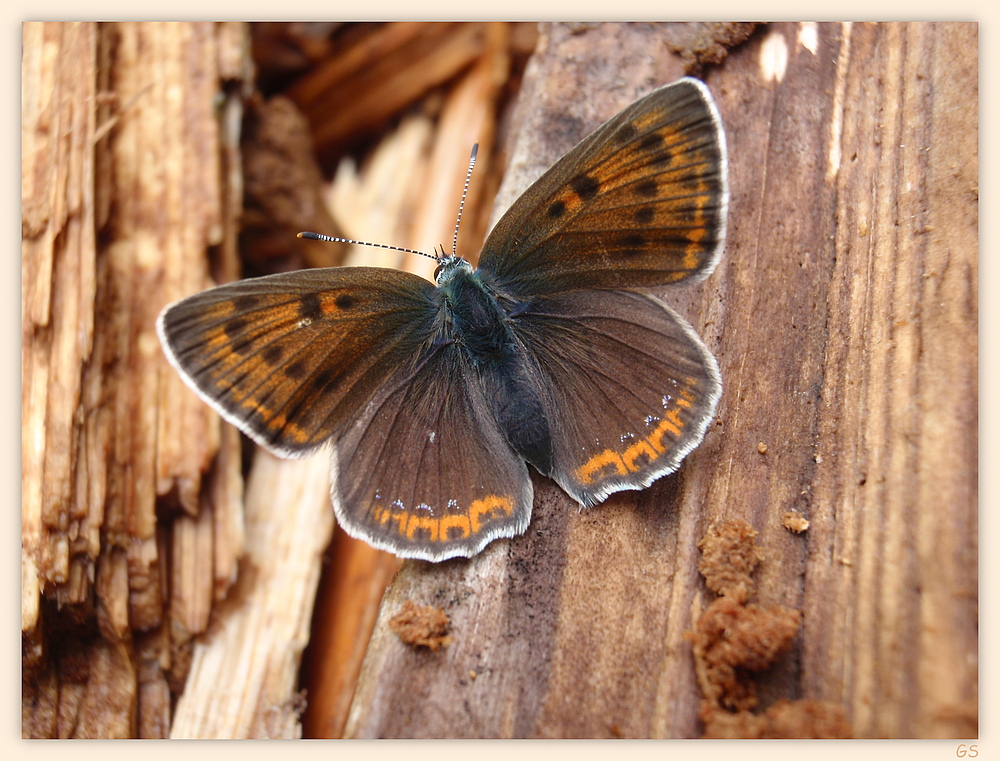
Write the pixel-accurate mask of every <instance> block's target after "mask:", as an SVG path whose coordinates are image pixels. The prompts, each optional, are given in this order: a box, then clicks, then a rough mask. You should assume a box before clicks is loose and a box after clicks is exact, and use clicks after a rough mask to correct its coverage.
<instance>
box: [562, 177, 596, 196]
mask: <svg viewBox="0 0 1000 761" xmlns="http://www.w3.org/2000/svg"><path fill="white" fill-rule="evenodd" d="M569 186H570V187H571V188H572V189H573V192H574V193H576V194H577V195H578V196H580V200H582V201H589V200H591V199H592V198H593V197H594V196H596V195H597V192H598V191H599V190H600V189H601V183H600V182H598V180H597V179H596V178H595V177H591V176H590V175H589V174H580V175H577V176H576V177H574V178H573V179H572V180H570V181H569Z"/></svg>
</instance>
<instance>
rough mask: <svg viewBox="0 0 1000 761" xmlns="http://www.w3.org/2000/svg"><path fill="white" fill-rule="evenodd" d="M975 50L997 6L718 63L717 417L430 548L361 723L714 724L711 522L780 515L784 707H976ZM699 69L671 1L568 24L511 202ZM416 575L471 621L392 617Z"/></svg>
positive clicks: (377, 727) (708, 295)
mask: <svg viewBox="0 0 1000 761" xmlns="http://www.w3.org/2000/svg"><path fill="white" fill-rule="evenodd" d="M977 48H978V42H977V28H976V26H975V25H974V24H855V25H850V24H845V25H837V24H820V25H813V24H800V25H796V24H779V25H773V26H770V27H767V28H766V29H765V30H764V31H762V32H760V33H758V34H757V35H756V36H755V37H754V38H753V39H751V40H750V41H749V42H748V43H747V44H746V45H744V46H743V47H741V48H739V49H737V50H736V51H733V52H732V53H731V56H730V58H729V59H728V60H727V61H726V62H725V64H724V65H722V66H720V67H719V68H716V69H713V70H711V71H709V72H708V73H707V82H708V84H709V86H710V88H711V89H712V91H713V93H714V94H715V96H716V98H717V100H718V103H719V107H720V110H721V112H722V118H723V121H724V123H725V124H726V127H727V134H728V138H729V146H730V163H731V189H732V205H731V216H730V235H729V243H728V246H727V252H726V254H725V256H724V257H723V260H722V263H721V265H720V267H719V269H718V270H717V272H716V273H715V274H714V275H713V276H712V277H711V278H709V279H708V280H707V281H706V282H705V283H704V284H701V285H699V286H696V287H694V288H690V289H674V290H673V291H671V292H667V293H665V297H666V298H667V299H668V300H669V301H670V302H671V303H672V304H674V305H676V306H678V307H679V308H680V311H682V313H684V314H685V315H686V316H688V317H689V318H690V319H691V321H692V322H693V324H694V325H695V327H696V329H697V330H698V331H699V333H700V334H701V335H702V336H703V337H704V338H705V339H706V342H707V343H708V345H709V346H710V347H711V348H713V350H714V352H715V353H716V356H717V357H719V359H720V364H721V366H722V375H723V379H724V391H723V398H722V401H721V406H720V410H719V419H718V425H716V426H715V427H714V429H713V430H712V431H710V432H709V434H708V435H707V437H706V440H705V442H704V443H703V445H702V446H701V447H700V448H699V449H698V450H696V451H695V452H694V453H692V454H691V455H690V456H689V457H688V459H687V461H686V462H685V465H684V466H683V467H682V469H681V470H680V472H679V473H677V474H676V475H674V476H671V477H668V478H666V479H663V480H662V481H660V482H658V483H657V484H655V485H654V486H653V487H651V488H649V489H647V490H645V491H643V492H638V493H625V494H620V495H615V496H614V497H612V498H611V499H609V500H608V501H607V502H606V503H604V504H603V505H601V506H599V507H597V508H594V509H592V510H589V511H585V512H580V511H579V510H578V509H577V507H576V506H575V505H574V504H572V502H571V501H570V500H569V499H568V498H567V497H566V495H565V494H563V493H562V492H561V491H559V490H558V489H557V488H556V487H555V486H554V485H553V484H552V483H551V482H549V481H547V480H545V479H540V478H536V479H535V481H534V485H535V490H536V500H535V506H534V510H535V514H534V518H533V521H532V525H531V527H530V528H529V530H528V532H527V534H526V535H524V536H523V537H519V538H517V539H514V540H511V541H510V542H499V543H495V544H494V545H491V546H490V547H488V548H487V549H486V550H485V551H484V552H483V553H482V554H480V555H479V556H477V557H476V558H474V559H472V560H471V561H461V560H456V561H450V562H446V563H442V564H438V565H431V564H427V563H422V562H407V563H406V564H405V565H404V567H403V569H402V570H401V572H400V574H399V575H398V576H397V577H396V579H395V581H394V582H393V585H392V586H391V588H390V589H389V590H388V592H387V594H386V597H385V600H384V603H383V606H382V609H381V611H380V614H379V620H378V622H377V625H376V628H375V632H374V635H373V638H372V641H371V644H370V646H369V650H368V655H367V657H366V659H365V663H364V665H363V668H362V673H361V678H360V681H359V686H358V691H357V694H356V696H355V700H354V703H353V705H352V708H351V714H350V718H349V721H348V725H347V730H346V732H347V734H348V735H349V736H355V737H427V736H434V737H553V736H556V737H602V736H628V737H690V736H696V735H698V733H699V731H700V729H699V724H698V720H697V709H698V704H699V700H700V695H699V694H698V688H697V683H696V680H695V677H694V667H693V662H692V657H691V651H690V645H689V644H687V643H686V642H685V641H684V639H683V635H684V632H685V631H687V630H690V629H691V628H692V625H693V621H694V619H695V618H696V617H697V615H698V612H699V611H700V609H702V608H703V607H704V605H705V604H706V603H705V602H704V601H703V598H704V597H705V592H704V589H703V587H702V585H701V582H700V580H699V578H698V575H697V562H698V552H697V542H698V540H699V539H700V538H701V536H702V535H704V533H705V531H706V529H707V528H708V527H709V526H710V525H712V524H713V523H715V522H718V521H720V520H723V519H732V518H739V519H742V520H743V521H745V522H746V523H748V524H750V525H751V526H753V528H754V529H755V530H756V531H757V532H759V537H758V544H759V545H760V547H761V549H762V552H763V558H764V559H763V562H762V563H761V566H760V569H759V570H758V572H757V588H758V598H759V600H760V601H761V602H762V603H764V604H769V605H770V604H780V605H782V606H785V607H787V608H791V609H795V610H800V611H801V612H802V616H803V629H802V633H801V637H800V638H799V639H798V640H797V641H796V642H795V644H794V645H793V647H792V649H791V650H790V651H789V652H788V653H787V654H786V655H785V656H783V657H782V658H781V659H779V661H778V662H777V664H776V666H775V667H774V668H773V669H772V670H771V671H770V672H769V673H768V674H767V675H766V676H762V677H761V678H760V679H759V680H758V682H757V687H758V690H757V693H758V695H759V697H760V705H761V707H762V708H763V707H766V706H768V705H772V704H774V705H777V703H778V701H779V699H781V698H808V699H812V700H823V701H827V702H829V703H834V704H839V705H841V706H842V707H843V708H844V712H845V715H846V716H847V719H848V721H849V723H850V725H851V731H852V732H853V734H854V736H857V737H968V736H975V735H976V734H977V732H978V714H977V698H978V678H977V662H976V653H977V649H978V633H977V597H978V586H977V573H976V570H977V559H976V553H977V485H976V484H977V465H976V463H977V448H978V440H977V402H978V385H977V367H978V364H977V324H978V315H977V310H978V304H977V277H978V275H977V271H978V265H977V224H978V217H977V200H978V177H977V132H976V130H977V105H976V104H977V96H978V92H977V67H978V59H977V56H978V49H977ZM680 70H681V63H680V59H677V58H672V57H671V56H669V55H666V53H665V50H664V43H663V35H662V31H661V30H660V29H658V28H657V26H656V25H627V26H623V25H585V26H583V27H575V28H568V27H566V26H558V25H557V26H551V27H547V28H546V32H545V34H544V36H543V39H542V41H541V42H540V44H539V50H538V54H537V55H536V57H535V59H534V61H533V64H532V66H531V67H529V72H530V75H529V77H528V78H527V80H526V83H525V87H524V90H523V92H522V96H521V110H520V118H518V119H516V120H515V121H516V123H518V124H520V130H519V132H518V134H519V139H518V142H517V144H516V145H515V147H514V149H513V151H512V153H511V161H510V167H509V169H508V173H507V179H506V180H505V183H504V186H503V188H502V191H501V198H499V199H498V202H497V210H498V212H499V211H500V210H502V209H503V208H504V207H505V206H506V204H508V203H509V202H510V201H511V200H512V199H513V198H514V197H515V196H516V194H517V193H518V192H520V191H521V190H523V188H524V187H525V186H526V185H527V183H528V182H529V181H530V179H531V178H533V177H534V176H537V174H538V173H539V172H540V171H541V170H542V169H544V168H545V167H547V166H548V165H549V164H550V163H551V162H552V161H554V160H555V159H556V158H558V157H559V156H560V155H561V154H562V153H563V152H564V151H565V150H566V149H568V148H569V147H570V146H571V145H572V144H573V143H574V142H575V141H576V140H577V139H579V138H580V137H582V136H583V135H584V134H586V133H587V132H588V131H589V130H590V129H592V128H593V127H594V126H596V125H597V124H598V123H599V122H600V121H601V120H603V119H605V118H607V117H609V116H611V115H613V114H614V113H615V112H616V111H617V110H619V109H620V108H621V107H623V106H624V105H626V104H627V103H628V102H630V101H631V100H632V99H633V98H634V97H636V96H637V95H639V94H641V93H642V92H645V91H647V90H649V89H650V88H652V87H653V86H655V85H656V84H660V83H663V82H667V81H670V80H672V79H674V78H676V76H678V75H679V74H680ZM761 444H763V446H761ZM790 509H795V510H797V511H798V512H799V513H801V514H802V515H803V516H804V517H806V518H807V519H808V520H809V522H810V528H809V530H808V531H806V532H805V533H803V534H800V535H795V534H792V533H790V532H789V531H788V530H786V529H785V528H784V527H783V524H782V518H783V515H784V514H785V513H786V512H787V511H788V510H790ZM406 599H412V600H413V601H415V602H416V603H417V604H421V605H428V604H433V605H435V606H437V607H440V608H442V609H443V610H444V612H445V613H446V614H447V615H448V617H449V618H450V620H451V626H450V630H449V631H450V634H451V636H452V637H453V642H452V644H451V645H450V646H449V647H448V648H444V649H441V650H439V651H437V652H433V653H432V652H415V651H413V650H412V649H410V648H408V647H406V646H404V645H403V644H402V643H400V642H399V641H398V639H397V638H396V637H395V635H393V634H391V633H390V632H389V629H388V627H387V622H388V620H389V619H390V618H391V617H392V616H393V615H395V614H396V613H397V612H398V611H399V609H400V608H401V606H402V604H403V602H404V600H406ZM414 696H419V698H418V699H415V698H414Z"/></svg>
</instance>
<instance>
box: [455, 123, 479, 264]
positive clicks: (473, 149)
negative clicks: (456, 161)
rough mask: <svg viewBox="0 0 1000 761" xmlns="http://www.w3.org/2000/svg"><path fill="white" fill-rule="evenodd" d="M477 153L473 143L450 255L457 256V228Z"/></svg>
mask: <svg viewBox="0 0 1000 761" xmlns="http://www.w3.org/2000/svg"><path fill="white" fill-rule="evenodd" d="M477 153H479V143H473V145H472V156H470V157H469V171H468V172H466V173H465V187H464V188H462V202H461V203H460V204H459V205H458V219H457V220H455V237H454V238H452V240H451V253H453V254H454V255H455V256H458V226H459V225H460V224H461V223H462V210H463V209H464V208H465V197H466V196H467V195H468V194H469V180H471V179H472V167H474V166H475V165H476V154H477Z"/></svg>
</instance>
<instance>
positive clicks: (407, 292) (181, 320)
mask: <svg viewBox="0 0 1000 761" xmlns="http://www.w3.org/2000/svg"><path fill="white" fill-rule="evenodd" d="M434 292H435V289H434V285H433V284H432V283H429V282H427V281H426V280H424V279H422V278H420V277H417V276H416V275H412V274H410V273H406V272H399V271H396V270H389V269H375V268H368V267H342V268H333V269H318V270H308V271H301V272H292V273H287V274H281V275H271V276H269V277H263V278H253V279H249V280H241V281H238V282H235V283H230V284H228V285H224V286H220V287H218V288H213V289H211V290H208V291H204V292H203V293H199V294H196V295H194V296H191V297H189V298H187V299H184V300H183V301H180V302H177V303H176V304H173V305H172V306H170V307H168V308H167V309H165V310H164V312H163V313H162V314H161V316H160V319H159V321H158V323H157V329H158V331H159V333H160V338H161V342H162V343H163V345H164V347H165V348H166V350H167V356H168V358H169V359H170V361H171V363H172V364H173V365H174V366H175V367H176V368H177V369H178V370H179V371H180V373H181V376H182V377H184V379H185V380H186V381H187V382H188V384H189V385H190V386H191V387H192V388H194V389H195V391H197V392H198V394H199V395H201V397H202V398H203V399H205V400H206V401H207V402H208V403H209V404H211V405H212V406H213V407H215V409H216V410H218V411H219V412H220V413H221V414H222V415H223V416H224V417H225V418H226V419H227V420H229V421H230V422H232V423H233V424H234V425H236V426H237V427H238V428H240V429H241V430H243V431H244V432H245V433H246V434H247V435H248V436H250V437H251V438H253V439H254V440H255V441H256V442H257V443H259V444H261V445H262V446H264V447H266V448H268V449H270V450H271V451H273V452H275V453H277V454H280V455H283V456H286V457H289V456H300V455H303V454H306V453H308V452H310V451H312V450H314V449H316V448H317V447H319V446H320V445H322V444H323V443H324V442H326V441H327V440H328V439H329V438H330V437H331V436H332V435H334V434H335V433H336V432H337V431H338V430H339V429H340V428H341V427H342V426H343V425H345V424H346V423H347V422H348V421H350V420H351V419H353V418H354V417H355V416H356V415H357V413H358V411H359V409H361V407H362V406H363V405H364V404H365V403H366V402H367V401H368V399H369V398H370V397H371V396H372V394H373V393H374V391H375V390H376V389H377V388H379V387H380V385H381V384H382V383H384V382H385V381H386V379H387V378H388V377H389V376H390V375H391V373H393V372H394V371H396V370H397V369H398V368H399V367H400V366H401V365H404V364H405V363H407V362H412V361H414V360H415V359H416V357H417V355H418V354H419V351H420V347H421V346H422V345H423V344H425V343H426V342H427V340H428V338H429V336H430V335H431V333H432V331H433V329H434V328H433V320H434V317H435V314H436V313H437V307H436V306H435V303H434Z"/></svg>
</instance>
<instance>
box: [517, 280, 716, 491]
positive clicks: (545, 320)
mask: <svg viewBox="0 0 1000 761" xmlns="http://www.w3.org/2000/svg"><path fill="white" fill-rule="evenodd" d="M516 325H517V333H518V335H519V337H520V338H521V340H522V341H523V342H524V346H525V350H526V351H527V353H528V354H529V356H531V357H532V358H533V359H534V362H535V364H536V366H537V367H538V368H539V372H540V373H541V376H542V385H543V387H544V388H545V389H546V395H545V399H544V404H545V407H546V415H547V417H548V418H549V426H550V435H551V438H552V445H553V449H554V455H555V458H554V459H555V467H554V470H553V473H552V477H553V478H554V479H555V480H556V482H557V483H558V484H559V485H560V486H562V487H563V488H564V489H565V490H566V491H567V492H568V493H569V494H570V495H571V496H573V497H574V498H575V499H576V500H577V501H579V502H581V503H582V504H584V505H593V504H595V503H596V502H600V501H601V500H603V499H604V498H605V497H606V496H607V495H608V494H610V493H612V492H615V491H620V490H622V489H640V488H643V487H645V486H648V485H649V484H650V483H652V482H653V481H654V480H655V479H657V478H659V477H661V476H663V475H666V474H667V473H670V472H672V471H674V470H675V469H676V468H677V466H678V465H679V464H680V461H681V460H682V459H683V457H684V456H685V455H686V454H687V453H688V452H689V451H690V450H691V449H692V448H693V447H694V446H695V445H697V443H698V442H699V441H701V439H702V436H703V435H704V432H705V429H706V427H707V426H708V423H709V421H710V420H711V418H712V415H713V414H714V412H715V406H716V403H717V401H718V398H719V393H720V390H721V382H720V378H719V371H718V369H717V366H716V363H715V360H714V359H713V358H712V355H711V354H710V353H709V352H708V350H707V349H706V348H705V347H704V345H703V344H702V343H701V341H700V340H699V339H698V337H697V336H696V335H695V334H694V332H693V330H692V329H691V327H690V326H688V325H687V323H685V322H684V321H683V320H682V319H681V318H680V317H679V316H678V315H677V314H676V313H675V312H674V311H673V310H671V309H670V308H669V307H668V306H667V305H666V304H664V303H663V302H662V301H660V300H659V299H657V298H655V297H653V296H648V295H645V294H641V293H636V292H630V291H600V290H588V291H573V292H567V293H560V294H553V295H551V296H545V297H538V298H535V299H533V300H532V306H531V309H530V310H529V311H527V312H526V313H524V314H523V315H521V316H519V317H518V318H517V320H516Z"/></svg>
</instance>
